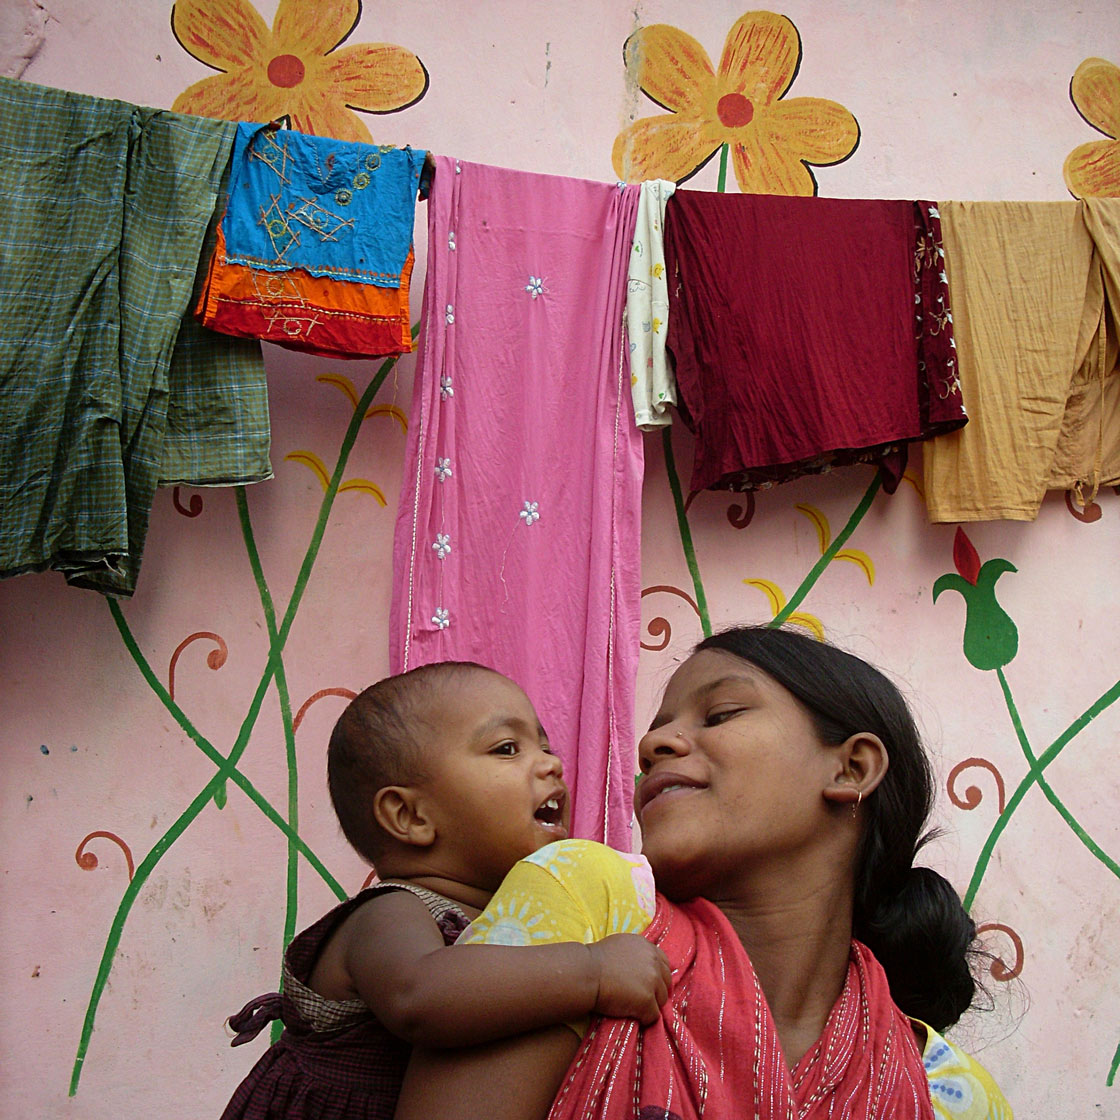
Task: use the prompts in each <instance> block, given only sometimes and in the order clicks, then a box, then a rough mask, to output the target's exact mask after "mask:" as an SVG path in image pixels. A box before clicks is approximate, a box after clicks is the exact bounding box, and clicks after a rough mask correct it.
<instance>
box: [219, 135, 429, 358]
mask: <svg viewBox="0 0 1120 1120" xmlns="http://www.w3.org/2000/svg"><path fill="white" fill-rule="evenodd" d="M424 157H425V153H424V152H422V151H413V150H412V149H411V148H395V147H393V146H392V145H381V146H377V145H374V144H357V143H349V142H345V141H342V140H331V139H328V138H326V137H322V136H307V135H304V134H303V133H299V132H292V131H290V130H288V129H281V128H276V127H274V126H272V125H258V124H246V123H244V122H243V123H241V124H240V125H238V128H237V142H236V144H235V146H234V152H233V161H232V171H231V174H230V189H229V201H228V204H227V207H226V212H225V216H224V217H223V219H222V222H221V226H220V228H219V230H218V243H217V247H216V249H215V252H214V255H213V256H212V258H211V262H210V272H209V276H208V279H207V284H206V289H205V292H204V293H203V296H202V298H201V300H200V301H199V304H198V315H199V318H200V319H201V321H202V322H203V323H204V324H205V325H206V326H208V327H211V328H213V329H214V330H218V331H224V332H226V333H228V334H234V335H241V336H243V337H247V338H261V339H266V340H268V341H269V342H278V343H279V344H280V345H282V346H287V347H289V348H291V349H295V350H303V351H306V352H309V353H312V354H323V355H334V356H336V357H343V358H361V357H371V356H374V355H380V354H402V353H407V352H408V351H410V350H411V349H412V329H411V322H410V319H409V310H408V291H409V281H410V279H411V276H412V265H413V251H412V224H413V219H414V216H415V207H416V195H417V191H418V190H419V189H420V187H421V178H422V171H423V167H424Z"/></svg>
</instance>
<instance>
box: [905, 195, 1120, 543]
mask: <svg viewBox="0 0 1120 1120" xmlns="http://www.w3.org/2000/svg"><path fill="white" fill-rule="evenodd" d="M940 211H941V228H942V236H943V239H944V245H945V258H946V266H947V272H948V276H949V293H950V299H951V303H952V308H953V330H954V335H955V338H956V347H957V356H958V368H959V372H960V382H961V392H962V394H963V396H964V402H965V407H966V409H967V410H968V416H969V422H968V424H967V425H966V426H965V427H964V428H961V429H960V430H959V431H956V432H952V433H950V434H949V435H945V436H939V437H937V438H936V439H933V440H931V441H928V442H927V443H926V445H925V447H924V463H925V491H926V504H927V507H928V509H929V516H930V520H931V521H934V522H954V521H989V520H1000V519H1006V520H1014V521H1033V520H1034V519H1035V517H1037V516H1038V509H1039V506H1040V505H1041V503H1042V499H1043V497H1044V496H1045V494H1046V491H1047V490H1051V489H1056V490H1072V491H1073V492H1074V497H1075V500H1077V501H1079V502H1083V501H1087V500H1090V499H1091V498H1092V496H1093V495H1095V493H1096V490H1097V487H1098V486H1101V485H1114V484H1115V483H1117V482H1120V407H1118V405H1120V369H1118V368H1117V324H1118V323H1120V199H1086V200H1082V201H1079V202H945V203H942V204H941V206H940Z"/></svg>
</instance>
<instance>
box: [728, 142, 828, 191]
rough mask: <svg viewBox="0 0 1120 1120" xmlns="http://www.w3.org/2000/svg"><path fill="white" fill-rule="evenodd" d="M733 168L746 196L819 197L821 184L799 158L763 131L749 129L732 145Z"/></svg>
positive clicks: (740, 188)
mask: <svg viewBox="0 0 1120 1120" xmlns="http://www.w3.org/2000/svg"><path fill="white" fill-rule="evenodd" d="M731 165H732V167H734V168H735V178H736V179H737V180H738V183H739V190H741V191H742V192H743V193H744V194H793V195H815V194H816V193H817V181H816V179H814V178H813V173H812V172H811V171H810V170H809V169H808V168H807V167H806V166H805V165H804V164H803V163H802V162H801V160H800V159H798V158H797V156H796V155H795V154H794V153H792V152H790V151H789V150H788V149H786V148H785V147H783V146H782V145H781V144H778V143H775V142H774V140H773V139H772V138H770V137H768V136H765V135H763V134H762V133H761V131H760V130H759V129H746V130H744V131H743V133H742V134H741V135H740V137H739V138H738V139H737V140H736V141H735V143H733V144H732V145H731Z"/></svg>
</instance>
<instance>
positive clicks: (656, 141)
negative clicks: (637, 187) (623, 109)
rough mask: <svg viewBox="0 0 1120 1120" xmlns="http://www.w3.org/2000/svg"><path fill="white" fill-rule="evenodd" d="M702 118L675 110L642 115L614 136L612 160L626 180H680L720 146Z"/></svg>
mask: <svg viewBox="0 0 1120 1120" xmlns="http://www.w3.org/2000/svg"><path fill="white" fill-rule="evenodd" d="M711 133H712V130H711V127H710V126H709V125H706V124H705V122H704V121H699V120H695V119H689V118H688V117H684V116H682V115H680V114H678V113H669V114H667V115H664V116H659V117H642V118H641V119H640V120H636V121H635V122H634V123H633V124H632V125H630V126H629V127H628V128H624V129H623V130H622V131H621V132H620V133H619V134H618V136H617V137H615V141H614V148H613V149H612V151H611V163H612V164H613V166H614V171H615V174H616V175H617V176H618V177H619V178H620V179H622V180H623V181H625V182H627V183H638V182H641V181H642V180H643V179H671V180H672V181H673V182H675V183H679V182H680V181H681V180H682V179H687V178H688V176H689V175H691V174H692V173H693V172H694V171H696V170H697V168H699V167H701V166H703V164H704V163H706V162H707V161H708V160H709V159H711V157H712V155H713V154H714V153H715V151H716V150H717V149H718V148H719V145H720V140H719V138H718V137H715V136H713V135H712V134H711Z"/></svg>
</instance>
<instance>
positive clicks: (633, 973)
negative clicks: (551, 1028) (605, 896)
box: [588, 933, 672, 1026]
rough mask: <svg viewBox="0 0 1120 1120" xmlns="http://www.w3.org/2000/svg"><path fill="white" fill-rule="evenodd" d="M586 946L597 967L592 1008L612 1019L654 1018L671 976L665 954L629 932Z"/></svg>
mask: <svg viewBox="0 0 1120 1120" xmlns="http://www.w3.org/2000/svg"><path fill="white" fill-rule="evenodd" d="M588 949H590V950H591V954H592V959H593V960H594V961H595V963H596V964H597V965H598V968H599V995H598V998H597V999H596V1000H595V1007H594V1009H593V1010H594V1011H595V1012H596V1013H597V1014H599V1015H606V1016H607V1017H608V1018H612V1019H637V1020H639V1021H640V1022H641V1023H642V1025H643V1026H649V1024H650V1023H652V1022H654V1021H656V1019H657V1016H658V1014H659V1011H658V1009H659V1008H660V1007H661V1005H662V1004H663V1003H664V1002H665V1001H666V1000H667V999H668V998H669V981H670V979H671V977H672V970H671V969H670V968H669V961H668V959H667V958H666V956H665V954H664V953H663V952H662V951H661V950H660V949H659V948H658V947H657V946H656V945H653V944H651V943H650V942H649V941H647V940H646V939H645V938H644V937H638V936H637V934H633V933H616V934H614V935H612V936H611V937H606V938H604V939H603V940H602V941H596V942H594V943H593V944H591V945H588Z"/></svg>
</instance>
